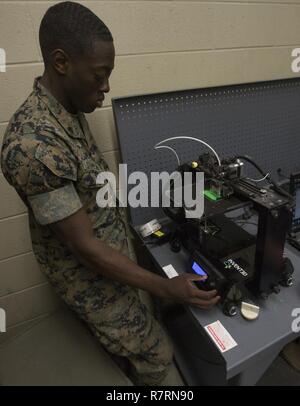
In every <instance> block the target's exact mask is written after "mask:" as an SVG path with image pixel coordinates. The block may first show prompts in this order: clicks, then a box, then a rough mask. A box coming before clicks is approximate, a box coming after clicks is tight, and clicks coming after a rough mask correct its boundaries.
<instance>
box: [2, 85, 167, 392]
mask: <svg viewBox="0 0 300 406" xmlns="http://www.w3.org/2000/svg"><path fill="white" fill-rule="evenodd" d="M39 79H40V78H36V79H35V82H34V88H33V92H32V93H31V94H30V96H29V97H28V98H27V100H26V101H25V102H24V103H23V104H22V105H21V107H20V108H19V109H18V110H17V112H16V113H15V114H14V115H13V117H12V118H11V120H10V122H9V125H8V127H7V130H6V132H5V135H4V140H3V145H2V151H1V167H2V171H3V174H4V176H5V178H6V179H7V181H8V182H9V183H10V184H11V185H12V186H13V187H14V188H15V189H16V191H17V193H18V194H19V196H20V197H21V199H22V200H23V202H24V203H25V204H26V206H27V207H28V214H29V226H30V233H31V239H32V248H33V252H34V254H35V257H36V259H37V261H38V263H39V264H40V267H41V270H42V271H43V272H44V273H45V274H46V276H47V277H48V279H49V281H50V283H51V284H52V285H53V286H54V288H55V290H56V292H57V293H58V294H59V295H60V296H61V297H62V299H63V300H64V301H65V302H66V303H67V305H68V306H69V307H70V308H72V309H73V310H74V311H75V312H76V313H77V314H78V315H79V317H80V318H81V319H83V320H84V321H85V322H86V323H88V325H89V327H90V329H91V330H92V331H93V333H94V334H95V336H96V337H97V338H98V339H99V341H100V342H101V343H102V345H103V346H104V347H105V348H106V349H107V350H108V351H109V352H111V353H113V354H116V355H119V356H121V357H126V358H127V359H128V360H129V361H130V362H131V364H132V366H133V374H134V376H135V378H134V379H135V383H137V384H145V385H153V384H159V383H160V382H161V381H162V380H163V379H164V377H165V376H166V374H167V372H168V368H169V366H170V363H171V359H172V349H171V345H170V342H169V341H168V338H167V337H166V335H165V333H164V331H163V330H162V328H161V326H160V325H159V324H158V323H157V321H156V320H155V319H154V318H153V316H152V315H151V314H150V313H149V311H148V310H147V308H146V307H145V306H144V304H143V303H142V302H141V300H140V297H139V294H138V291H137V290H136V289H134V288H132V287H130V286H126V285H122V284H120V283H118V282H116V281H112V280H109V279H107V278H105V277H103V276H102V275H101V274H96V273H95V272H93V271H91V270H89V269H87V268H85V267H84V266H82V265H81V264H80V263H79V262H78V260H77V259H76V258H75V257H74V255H73V254H72V253H71V252H70V251H69V249H68V248H67V246H66V245H64V244H63V243H61V242H60V241H59V240H58V239H57V238H56V237H55V235H54V233H53V231H52V230H51V228H50V224H51V223H54V222H56V221H59V220H61V219H64V218H66V217H68V216H70V215H71V214H73V213H75V212H77V211H78V210H79V209H81V208H84V209H85V211H86V213H87V214H88V216H89V218H90V220H91V223H92V227H93V231H94V235H95V237H96V238H99V239H101V240H102V241H104V242H106V243H107V244H109V245H110V246H111V247H113V248H115V249H118V250H120V251H121V252H123V253H124V254H125V255H129V252H128V243H127V235H126V224H125V211H124V209H122V208H119V207H106V208H99V207H98V205H97V203H96V194H97V191H98V190H99V187H101V185H97V184H96V178H97V175H98V174H99V173H100V172H102V171H108V170H109V168H108V166H107V163H106V162H105V160H104V159H103V156H102V154H101V153H100V151H99V149H98V148H97V146H96V143H95V141H94V139H93V136H92V134H91V132H90V129H89V126H88V123H87V121H86V119H85V116H84V114H83V113H78V114H77V115H72V114H70V113H68V112H67V111H66V110H65V109H64V107H63V106H62V105H61V104H60V103H59V102H58V101H57V100H56V99H55V98H54V97H53V96H52V95H51V93H50V92H49V91H48V90H47V89H46V88H45V87H43V86H42V85H41V83H40V82H39Z"/></svg>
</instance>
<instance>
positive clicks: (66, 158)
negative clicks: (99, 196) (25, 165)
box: [26, 144, 82, 225]
mask: <svg viewBox="0 0 300 406" xmlns="http://www.w3.org/2000/svg"><path fill="white" fill-rule="evenodd" d="M76 180H77V164H76V161H75V160H74V157H73V156H72V155H71V153H70V152H69V151H67V150H62V149H61V148H58V147H54V146H51V145H43V144H41V145H39V146H38V148H37V149H36V152H35V159H34V160H33V161H32V162H31V165H30V171H29V177H28V182H27V185H26V195H27V200H28V203H29V204H30V206H31V209H32V211H33V214H34V216H35V218H36V220H37V222H38V223H40V224H41V225H46V224H51V223H54V222H56V221H59V220H62V219H64V218H66V217H69V216H70V215H72V214H74V213H76V212H77V211H78V210H79V209H81V207H82V203H81V201H80V198H79V196H78V194H77V191H76V189H75V186H74V183H73V182H75V181H76Z"/></svg>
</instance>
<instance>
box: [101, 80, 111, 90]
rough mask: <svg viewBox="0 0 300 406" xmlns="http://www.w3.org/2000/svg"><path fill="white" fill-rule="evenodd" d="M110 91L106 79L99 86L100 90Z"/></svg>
mask: <svg viewBox="0 0 300 406" xmlns="http://www.w3.org/2000/svg"><path fill="white" fill-rule="evenodd" d="M109 91H110V86H109V80H108V79H106V80H105V81H104V82H103V83H102V85H101V86H100V92H102V93H108V92H109Z"/></svg>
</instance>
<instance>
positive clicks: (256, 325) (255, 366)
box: [146, 230, 300, 385]
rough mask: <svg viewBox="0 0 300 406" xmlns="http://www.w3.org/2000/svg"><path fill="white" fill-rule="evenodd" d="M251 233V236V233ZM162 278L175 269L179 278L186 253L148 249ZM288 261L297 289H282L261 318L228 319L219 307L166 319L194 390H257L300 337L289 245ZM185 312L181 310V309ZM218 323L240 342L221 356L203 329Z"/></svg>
mask: <svg viewBox="0 0 300 406" xmlns="http://www.w3.org/2000/svg"><path fill="white" fill-rule="evenodd" d="M249 231H250V230H249ZM146 250H147V251H148V253H149V254H150V256H151V257H152V260H153V261H154V263H155V265H156V267H157V269H158V271H159V272H163V271H162V267H164V266H165V265H169V264H172V265H173V267H174V268H175V269H176V271H177V272H178V273H179V274H181V273H183V272H185V270H186V266H187V258H188V256H187V253H186V252H185V251H184V250H181V251H180V252H179V253H177V254H176V253H174V252H172V251H171V250H170V246H169V244H168V243H167V244H164V245H162V246H151V245H148V246H146ZM285 252H286V255H287V256H288V257H289V258H290V259H291V261H292V262H293V265H294V267H295V274H294V285H293V286H292V287H290V288H282V289H281V292H280V293H279V294H278V295H276V294H273V295H271V296H270V297H269V298H268V300H266V301H258V300H255V302H256V303H257V304H258V305H259V306H261V309H260V315H259V318H258V319H257V320H255V321H246V320H245V319H244V318H243V317H242V316H241V315H240V314H238V315H237V316H235V317H232V318H231V317H227V316H225V315H224V314H223V312H222V310H221V309H220V308H219V307H218V306H217V307H215V308H213V309H212V310H209V311H204V310H201V309H198V308H195V307H190V306H187V307H185V308H184V311H182V310H180V307H175V309H173V311H172V310H171V311H170V313H167V316H166V317H165V320H164V321H165V323H166V325H167V328H168V330H169V332H170V334H171V335H172V338H173V340H174V342H175V354H176V359H177V362H178V365H179V367H180V369H181V371H182V372H183V374H184V376H185V379H186V380H187V382H188V384H190V385H203V384H206V385H228V384H230V385H254V384H255V383H256V382H257V381H258V380H259V379H260V377H261V376H262V375H263V373H264V372H265V371H266V369H267V368H268V367H269V366H270V364H271V363H272V361H273V360H274V359H275V358H276V356H277V355H278V354H279V352H280V351H281V350H282V348H283V347H284V345H285V344H287V343H288V342H290V341H293V340H294V339H296V338H297V336H300V333H297V334H296V333H293V332H292V321H293V320H294V319H293V318H292V315H291V313H292V311H293V309H295V308H300V253H299V252H298V251H297V250H296V249H294V248H293V247H291V246H289V245H287V246H286V249H285ZM181 308H182V306H181ZM217 320H220V322H221V323H222V324H223V326H224V327H225V328H226V329H227V330H228V332H229V333H230V334H231V335H232V337H233V338H234V340H235V341H236V342H237V344H238V345H237V346H236V347H234V348H232V349H231V350H228V351H227V352H225V353H221V352H220V351H219V349H218V348H217V347H216V345H215V344H214V343H213V341H212V340H211V339H210V337H209V335H208V334H207V333H206V331H205V329H204V327H205V326H206V325H208V324H211V323H213V322H214V321H217Z"/></svg>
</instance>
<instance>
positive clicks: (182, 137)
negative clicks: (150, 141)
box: [154, 135, 221, 166]
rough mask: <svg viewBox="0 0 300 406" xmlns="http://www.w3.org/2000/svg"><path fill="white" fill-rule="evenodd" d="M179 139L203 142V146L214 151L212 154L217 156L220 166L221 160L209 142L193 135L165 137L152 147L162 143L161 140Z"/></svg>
mask: <svg viewBox="0 0 300 406" xmlns="http://www.w3.org/2000/svg"><path fill="white" fill-rule="evenodd" d="M180 139H186V140H193V141H197V142H200V143H201V144H204V145H205V146H207V147H208V148H209V149H210V150H211V151H212V152H213V153H214V155H215V156H216V158H217V160H218V164H219V166H221V160H220V158H219V155H218V154H217V153H216V151H215V150H214V149H213V148H212V147H211V146H210V145H209V144H207V143H206V142H205V141H202V140H199V139H198V138H195V137H188V136H184V135H183V136H178V137H171V138H166V139H164V140H162V141H160V142H158V143H157V144H156V145H155V146H154V148H155V149H157V147H158V146H159V145H160V144H162V143H163V142H166V141H172V140H180Z"/></svg>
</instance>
